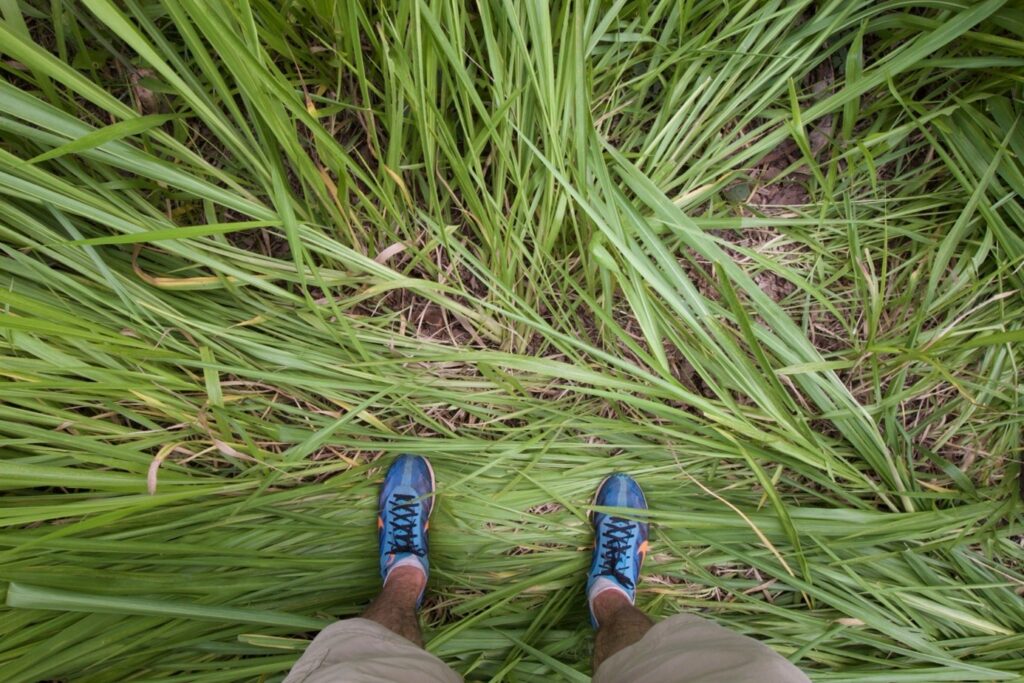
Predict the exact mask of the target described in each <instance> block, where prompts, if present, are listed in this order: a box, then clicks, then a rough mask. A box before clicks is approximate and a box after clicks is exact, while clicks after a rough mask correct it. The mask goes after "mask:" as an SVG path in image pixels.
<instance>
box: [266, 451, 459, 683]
mask: <svg viewBox="0 0 1024 683" xmlns="http://www.w3.org/2000/svg"><path fill="white" fill-rule="evenodd" d="M433 495H434V472H433V470H432V469H431V467H430V463H429V462H428V461H427V460H426V458H421V457H419V456H413V455H403V456H400V457H399V458H397V459H396V460H395V461H394V462H393V463H392V465H391V467H390V468H389V469H388V473H387V475H386V477H385V478H384V486H383V487H381V493H380V500H379V516H378V518H377V529H378V532H379V533H378V541H379V543H380V574H381V578H383V579H384V586H383V588H381V591H380V593H379V594H378V595H377V597H376V598H375V599H374V600H373V602H372V603H370V606H369V607H368V608H367V609H366V611H364V612H363V614H362V615H361V616H360V617H358V618H356V619H345V620H342V621H339V622H337V623H335V624H332V625H331V626H328V627H327V628H325V629H324V630H323V631H321V632H320V634H319V635H317V637H316V639H314V640H313V642H312V643H311V644H310V645H309V647H308V648H306V652H305V653H304V654H303V655H302V658H301V659H299V661H298V662H296V663H295V666H294V667H292V670H291V671H290V672H289V674H288V677H287V678H286V679H285V683H337V681H346V682H347V683H370V682H371V681H372V682H373V683H380V682H381V681H402V682H403V683H458V682H459V681H461V680H462V679H461V678H460V677H459V675H458V674H456V673H455V672H454V671H452V670H451V668H449V667H448V666H447V665H445V663H444V662H442V661H441V660H440V659H438V658H437V657H435V656H434V655H432V654H430V653H429V652H427V651H426V650H424V649H423V636H422V634H421V632H420V626H419V620H418V618H417V615H416V611H417V609H418V608H419V604H420V600H421V599H422V597H423V591H424V589H425V587H426V585H427V576H428V574H429V563H428V561H427V527H428V524H427V520H428V518H429V517H430V513H431V511H432V509H433Z"/></svg>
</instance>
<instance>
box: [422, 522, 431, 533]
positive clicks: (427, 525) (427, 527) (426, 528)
mask: <svg viewBox="0 0 1024 683" xmlns="http://www.w3.org/2000/svg"><path fill="white" fill-rule="evenodd" d="M429 528H430V520H427V521H426V522H424V523H423V530H424V531H426V530H428V529H429Z"/></svg>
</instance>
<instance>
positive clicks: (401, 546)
mask: <svg viewBox="0 0 1024 683" xmlns="http://www.w3.org/2000/svg"><path fill="white" fill-rule="evenodd" d="M410 500H416V496H407V495H404V494H401V493H396V494H395V495H394V496H393V497H392V498H391V500H390V501H389V502H388V506H389V507H388V510H389V512H390V514H389V515H388V522H389V525H390V527H391V545H390V547H389V548H388V552H389V553H412V554H414V555H419V556H420V557H422V556H423V548H420V547H417V545H416V527H417V526H418V525H419V519H418V517H419V515H418V514H417V512H418V510H417V508H418V504H416V503H410V502H409V501H410Z"/></svg>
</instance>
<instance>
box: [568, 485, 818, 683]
mask: <svg viewBox="0 0 1024 683" xmlns="http://www.w3.org/2000/svg"><path fill="white" fill-rule="evenodd" d="M594 504H595V505H596V506H598V507H602V508H618V509H620V510H623V512H622V513H621V514H625V515H628V516H629V517H633V516H639V515H642V514H643V513H644V512H645V511H646V510H647V502H646V501H645V500H644V494H643V492H642V491H641V490H640V487H639V486H638V485H637V483H636V482H635V481H633V479H632V478H630V477H628V476H626V475H624V474H615V475H612V476H611V477H608V478H607V479H605V480H604V481H603V482H602V483H601V486H600V487H599V488H598V490H597V496H596V497H595V499H594ZM629 510H635V511H637V513H636V514H635V515H634V514H632V513H630V512H629ZM593 522H594V536H595V538H594V558H593V561H592V562H591V564H590V575H589V577H588V579H587V601H588V603H589V606H590V617H591V621H592V623H593V625H594V627H595V628H597V635H596V636H595V639H594V683H747V682H748V681H757V683H810V681H809V680H808V679H807V676H805V675H804V674H803V673H802V672H801V671H800V670H799V669H797V668H796V667H795V666H793V664H791V663H790V662H788V661H786V659H784V658H783V657H782V656H780V655H779V654H778V653H776V652H774V651H773V650H771V649H770V648H769V647H767V646H766V645H764V644H763V643H760V642H758V641H757V640H754V639H753V638H748V637H747V636H743V635H740V634H738V633H735V632H733V631H730V630H728V629H725V628H722V627H721V626H719V625H717V624H715V623H714V622H711V621H708V620H706V619H701V618H700V617H697V616H695V615H692V614H679V615H676V616H674V617H670V618H668V619H665V620H664V621H661V622H659V623H658V624H654V622H652V621H651V619H650V618H648V617H647V615H645V614H644V613H643V612H641V611H640V610H638V609H637V608H636V607H634V606H633V602H634V600H635V598H636V584H637V581H639V579H640V567H641V565H642V564H643V561H644V557H645V556H646V554H647V534H648V528H647V523H646V522H644V521H641V520H636V519H629V518H628V517H620V516H618V514H615V513H614V512H612V513H605V512H595V513H594V515H593Z"/></svg>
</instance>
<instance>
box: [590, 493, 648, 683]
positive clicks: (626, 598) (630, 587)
mask: <svg viewBox="0 0 1024 683" xmlns="http://www.w3.org/2000/svg"><path fill="white" fill-rule="evenodd" d="M594 505H597V506H601V507H612V508H620V509H627V510H636V511H638V512H643V511H646V509H647V501H645V500H644V494H643V491H641V490H640V486H639V485H638V484H637V483H636V482H635V481H634V480H633V479H632V477H629V476H628V475H625V474H613V475H612V476H610V477H608V478H606V479H605V480H604V481H603V482H601V485H600V486H599V487H598V489H597V494H596V495H595V496H594ZM592 521H593V523H594V556H593V560H592V561H591V563H590V574H589V576H588V577H587V601H588V603H589V606H590V618H591V622H592V623H593V625H594V626H595V627H596V628H597V635H596V636H595V639H594V670H595V671H596V670H597V667H598V666H599V665H600V664H601V662H603V661H604V660H606V659H608V658H609V657H611V656H612V655H613V654H615V653H616V652H618V651H619V650H621V649H623V648H625V647H628V646H629V645H632V644H633V643H635V642H637V641H639V640H640V639H641V638H643V637H644V634H645V633H647V631H648V630H650V628H651V626H653V625H654V624H653V622H651V620H650V619H648V618H647V616H646V615H644V613H643V612H641V611H640V610H638V609H637V608H636V607H634V606H633V601H634V599H635V597H636V583H637V580H638V579H639V578H640V567H641V565H643V561H644V556H645V555H646V554H647V534H648V525H647V522H645V521H642V520H631V519H627V518H625V517H620V516H618V515H615V514H609V513H605V512H597V511H595V512H594V514H593V517H592Z"/></svg>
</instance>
